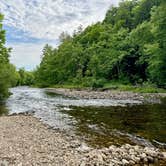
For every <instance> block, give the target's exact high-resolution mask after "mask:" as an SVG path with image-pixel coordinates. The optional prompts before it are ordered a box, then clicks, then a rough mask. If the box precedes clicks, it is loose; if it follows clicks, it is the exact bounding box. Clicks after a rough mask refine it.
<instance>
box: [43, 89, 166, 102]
mask: <svg viewBox="0 0 166 166" xmlns="http://www.w3.org/2000/svg"><path fill="white" fill-rule="evenodd" d="M45 90H46V91H47V92H51V93H56V94H60V95H64V96H67V97H74V98H81V99H112V100H137V101H140V102H142V103H160V102H161V100H160V99H161V98H163V97H166V93H134V92H128V91H123V92H122V91H114V90H106V91H92V90H77V89H63V88H46V89H45Z"/></svg>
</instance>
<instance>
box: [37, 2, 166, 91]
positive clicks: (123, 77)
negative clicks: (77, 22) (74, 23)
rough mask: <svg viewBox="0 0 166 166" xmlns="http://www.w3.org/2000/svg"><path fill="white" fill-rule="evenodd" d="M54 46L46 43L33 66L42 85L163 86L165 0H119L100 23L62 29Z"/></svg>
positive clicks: (165, 71)
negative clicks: (117, 83) (116, 83)
mask: <svg viewBox="0 0 166 166" xmlns="http://www.w3.org/2000/svg"><path fill="white" fill-rule="evenodd" d="M60 39H61V44H60V46H59V47H58V48H57V49H54V48H52V47H51V46H49V45H46V46H45V47H44V49H43V57H42V61H41V64H40V66H39V67H38V68H37V70H36V72H35V79H36V83H37V84H38V85H40V86H50V85H55V84H56V85H57V84H60V85H62V84H73V85H81V86H90V87H102V86H103V85H104V84H105V83H108V82H111V81H115V80H117V81H120V82H121V83H123V84H133V85H137V84H144V83H145V82H146V83H147V82H149V83H152V84H155V85H157V86H158V87H164V88H166V2H165V1H164V0H132V1H129V0H127V1H122V2H121V3H120V4H119V6H118V7H111V8H110V10H109V11H108V12H107V14H106V17H105V19H104V21H103V22H102V23H100V22H99V23H96V24H95V25H92V26H89V27H87V28H86V29H85V30H84V31H82V30H81V28H80V27H79V29H78V30H77V31H75V32H74V34H73V36H72V37H71V36H69V35H67V34H65V33H63V34H62V35H61V38H60Z"/></svg>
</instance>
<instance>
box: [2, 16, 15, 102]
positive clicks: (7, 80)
mask: <svg viewBox="0 0 166 166" xmlns="http://www.w3.org/2000/svg"><path fill="white" fill-rule="evenodd" d="M2 20H3V16H2V15H1V14H0V100H2V99H4V98H5V97H7V96H8V95H9V92H8V88H9V87H11V86H15V85H16V80H17V77H18V74H17V72H16V70H15V67H14V66H13V65H12V64H10V63H9V53H10V49H8V48H6V47H5V31H4V30H3V27H2Z"/></svg>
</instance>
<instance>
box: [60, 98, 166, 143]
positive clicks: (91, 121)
mask: <svg viewBox="0 0 166 166" xmlns="http://www.w3.org/2000/svg"><path fill="white" fill-rule="evenodd" d="M70 108H71V109H69V110H62V112H63V113H66V114H68V115H70V116H72V117H73V119H74V121H75V124H74V125H75V126H76V131H75V132H76V133H77V134H78V135H80V136H81V137H82V138H84V139H85V140H86V141H87V142H89V143H90V144H91V145H94V146H96V145H97V146H109V145H111V144H116V145H121V144H124V143H131V144H140V145H146V146H153V145H156V143H157V144H158V145H164V146H165V145H166V144H165V143H166V100H165V99H164V100H163V103H162V104H153V105H150V104H149V105H133V106H131V105H128V106H126V107H121V106H116V107H114V106H112V107H76V106H70ZM147 140H149V141H147ZM151 143H152V144H153V145H152V144H151ZM160 143H161V144H160ZM158 145H157V146H158Z"/></svg>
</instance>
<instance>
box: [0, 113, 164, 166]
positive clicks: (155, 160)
mask: <svg viewBox="0 0 166 166" xmlns="http://www.w3.org/2000/svg"><path fill="white" fill-rule="evenodd" d="M1 163H4V164H6V165H19V166H21V165H23V166H24V165H57V166H59V165H63V166H65V165H68V166H77V165H81V166H85V165H142V164H143V163H144V164H149V163H151V165H154V164H156V165H163V166H164V165H165V164H166V154H165V153H164V152H161V151H159V149H154V148H148V147H144V148H143V147H140V146H131V145H128V144H127V145H123V146H121V147H116V146H110V147H109V148H103V149H94V148H92V147H88V146H87V145H86V144H84V143H81V141H80V140H77V139H76V138H74V137H73V136H68V135H66V134H65V133H62V132H60V131H58V130H54V129H51V128H50V127H49V126H47V125H44V124H43V123H41V122H40V121H39V120H38V119H36V118H34V117H32V116H30V115H28V116H25V115H15V116H2V117H0V164H1Z"/></svg>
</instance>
